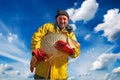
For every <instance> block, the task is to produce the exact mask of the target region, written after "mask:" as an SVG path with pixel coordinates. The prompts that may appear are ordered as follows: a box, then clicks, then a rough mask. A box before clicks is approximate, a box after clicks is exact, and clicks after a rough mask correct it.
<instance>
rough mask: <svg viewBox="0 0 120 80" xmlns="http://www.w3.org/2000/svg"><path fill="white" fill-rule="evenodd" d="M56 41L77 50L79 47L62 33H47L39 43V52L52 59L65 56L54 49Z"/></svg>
mask: <svg viewBox="0 0 120 80" xmlns="http://www.w3.org/2000/svg"><path fill="white" fill-rule="evenodd" d="M58 40H62V41H64V42H67V43H68V44H69V45H70V47H71V48H76V47H77V48H79V46H80V44H79V43H78V42H77V41H75V40H73V39H71V38H69V37H68V36H67V35H66V34H64V33H48V34H47V35H46V36H45V37H44V38H43V40H42V42H41V50H43V51H44V52H45V53H46V54H48V55H50V56H53V57H58V56H62V55H65V54H64V53H63V52H62V51H60V50H58V49H56V48H55V43H56V42H57V41H58Z"/></svg>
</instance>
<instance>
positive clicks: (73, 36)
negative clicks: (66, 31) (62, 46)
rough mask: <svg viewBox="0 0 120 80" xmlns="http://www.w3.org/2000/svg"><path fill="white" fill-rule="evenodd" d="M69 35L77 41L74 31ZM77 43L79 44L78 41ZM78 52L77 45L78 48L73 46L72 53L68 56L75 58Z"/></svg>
mask: <svg viewBox="0 0 120 80" xmlns="http://www.w3.org/2000/svg"><path fill="white" fill-rule="evenodd" d="M70 37H71V38H72V39H73V40H75V41H77V39H76V36H75V34H74V32H71V33H70ZM79 44H80V43H79ZM79 54H80V47H79V48H75V52H74V54H72V55H70V57H72V58H76V57H77V56H78V55H79Z"/></svg>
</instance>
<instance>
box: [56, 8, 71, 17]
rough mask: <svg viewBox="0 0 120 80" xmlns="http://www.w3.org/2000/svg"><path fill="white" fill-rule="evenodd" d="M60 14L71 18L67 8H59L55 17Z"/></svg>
mask: <svg viewBox="0 0 120 80" xmlns="http://www.w3.org/2000/svg"><path fill="white" fill-rule="evenodd" d="M59 15H65V16H67V17H68V19H69V15H68V13H67V12H66V11H65V10H57V15H56V16H55V18H57V17H58V16H59Z"/></svg>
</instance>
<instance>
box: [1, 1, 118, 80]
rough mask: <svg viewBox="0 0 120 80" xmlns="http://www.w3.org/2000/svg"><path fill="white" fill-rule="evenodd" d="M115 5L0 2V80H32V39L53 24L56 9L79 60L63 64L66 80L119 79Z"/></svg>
mask: <svg viewBox="0 0 120 80" xmlns="http://www.w3.org/2000/svg"><path fill="white" fill-rule="evenodd" d="M119 3H120V1H119V0H62V1H56V0H50V1H49V0H34V1H33V0H0V79H3V80H5V79H12V80H14V79H16V78H19V77H20V78H22V79H23V80H26V79H28V80H29V79H32V78H33V77H32V76H33V73H30V71H29V62H30V58H31V52H30V43H31V37H32V34H33V33H34V32H35V31H36V30H37V29H38V27H39V26H41V25H42V24H44V23H47V22H55V14H56V10H57V9H64V10H66V11H67V12H68V13H69V15H70V22H69V24H70V25H72V26H73V27H74V32H75V34H76V36H77V39H78V42H80V44H81V54H80V55H79V56H78V57H77V58H75V59H71V58H70V60H69V66H68V73H69V80H71V79H80V80H119V79H120V43H119V42H120V6H119Z"/></svg>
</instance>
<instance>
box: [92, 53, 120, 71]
mask: <svg viewBox="0 0 120 80" xmlns="http://www.w3.org/2000/svg"><path fill="white" fill-rule="evenodd" d="M117 58H120V53H118V54H111V53H110V54H106V53H103V54H101V55H100V56H99V57H98V58H97V60H96V61H95V62H93V64H92V65H93V67H92V70H101V69H108V68H109V67H110V65H111V64H112V63H113V62H115V61H116V59H117Z"/></svg>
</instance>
